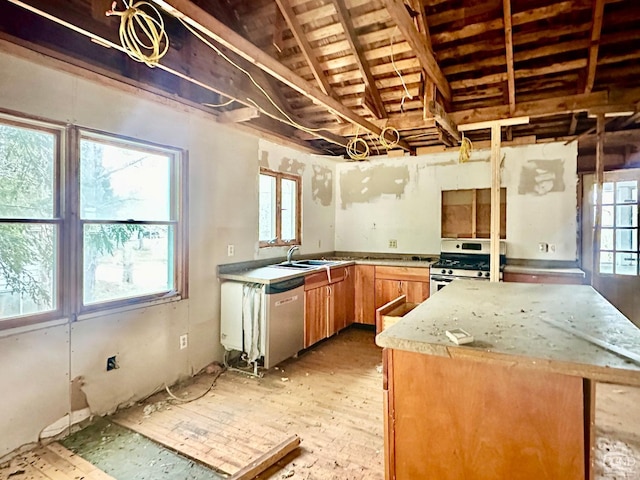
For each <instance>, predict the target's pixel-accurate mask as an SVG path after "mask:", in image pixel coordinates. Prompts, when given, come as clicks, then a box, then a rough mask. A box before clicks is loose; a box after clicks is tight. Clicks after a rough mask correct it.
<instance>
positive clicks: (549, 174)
mask: <svg viewBox="0 0 640 480" xmlns="http://www.w3.org/2000/svg"><path fill="white" fill-rule="evenodd" d="M564 190H565V184H564V161H562V160H529V161H528V162H527V163H526V164H524V165H523V166H522V170H521V171H520V184H519V185H518V193H519V194H520V195H527V194H532V195H546V194H547V193H550V192H564Z"/></svg>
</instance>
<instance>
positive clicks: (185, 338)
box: [180, 333, 189, 350]
mask: <svg viewBox="0 0 640 480" xmlns="http://www.w3.org/2000/svg"><path fill="white" fill-rule="evenodd" d="M188 346H189V335H187V334H186V333H185V334H184V335H180V350H183V349H185V348H187V347H188Z"/></svg>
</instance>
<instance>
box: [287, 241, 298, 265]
mask: <svg viewBox="0 0 640 480" xmlns="http://www.w3.org/2000/svg"><path fill="white" fill-rule="evenodd" d="M299 249H300V245H294V246H292V247H291V248H290V249H289V251H288V252H287V262H288V263H291V257H292V256H293V252H295V251H296V250H299Z"/></svg>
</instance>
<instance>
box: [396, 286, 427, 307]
mask: <svg viewBox="0 0 640 480" xmlns="http://www.w3.org/2000/svg"><path fill="white" fill-rule="evenodd" d="M400 288H401V290H402V293H404V294H405V295H406V296H407V302H409V303H422V302H424V301H425V300H426V299H427V298H429V282H409V281H402V282H401V286H400Z"/></svg>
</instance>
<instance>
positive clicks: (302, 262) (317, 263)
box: [292, 260, 336, 267]
mask: <svg viewBox="0 0 640 480" xmlns="http://www.w3.org/2000/svg"><path fill="white" fill-rule="evenodd" d="M292 263H295V264H296V265H309V266H312V267H322V266H324V265H333V264H334V263H336V262H333V261H331V260H298V261H297V262H292Z"/></svg>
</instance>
